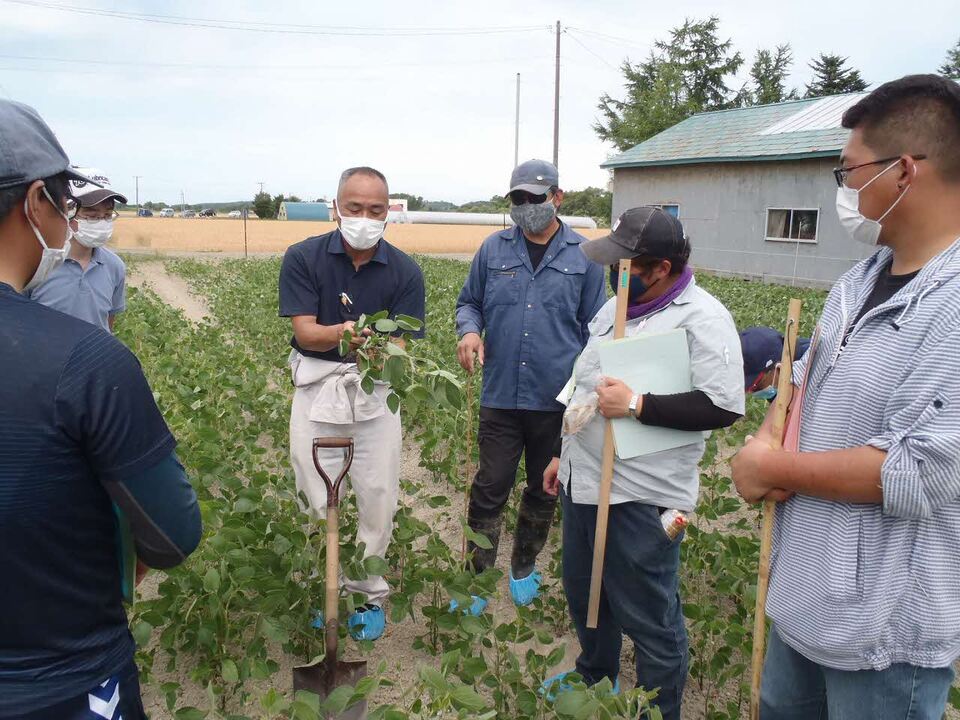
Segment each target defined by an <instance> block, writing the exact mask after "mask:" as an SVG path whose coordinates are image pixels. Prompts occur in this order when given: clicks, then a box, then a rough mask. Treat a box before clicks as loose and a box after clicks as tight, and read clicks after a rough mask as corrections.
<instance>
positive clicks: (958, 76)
mask: <svg viewBox="0 0 960 720" xmlns="http://www.w3.org/2000/svg"><path fill="white" fill-rule="evenodd" d="M940 74H941V75H943V76H945V77H948V78H951V79H953V80H960V40H957V44H956V45H954V46H953V49H952V50H947V59H946V60H944V62H943V65H941V66H940Z"/></svg>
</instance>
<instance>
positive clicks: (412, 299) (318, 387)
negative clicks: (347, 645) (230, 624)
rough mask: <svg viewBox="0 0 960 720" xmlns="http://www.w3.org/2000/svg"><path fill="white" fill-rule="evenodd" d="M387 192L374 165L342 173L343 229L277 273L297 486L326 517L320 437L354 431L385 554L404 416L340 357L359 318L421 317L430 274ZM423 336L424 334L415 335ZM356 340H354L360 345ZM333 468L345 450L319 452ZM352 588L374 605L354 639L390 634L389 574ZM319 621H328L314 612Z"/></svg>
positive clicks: (371, 534) (293, 250) (301, 251)
mask: <svg viewBox="0 0 960 720" xmlns="http://www.w3.org/2000/svg"><path fill="white" fill-rule="evenodd" d="M388 207H389V193H388V189H387V180H386V178H385V177H384V176H383V174H382V173H380V172H378V171H377V170H374V169H373V168H369V167H356V168H350V169H349V170H347V171H345V172H344V173H343V175H341V177H340V186H339V188H338V189H337V200H336V204H335V207H334V210H335V216H336V219H337V223H338V225H339V227H338V229H336V230H334V231H333V232H329V233H327V234H326V235H320V236H317V237H312V238H308V239H306V240H304V241H303V242H301V243H297V244H296V245H292V246H291V247H289V248H288V249H287V252H286V254H285V255H284V258H283V267H282V268H281V270H280V316H281V317H289V318H290V319H291V322H292V324H293V338H292V339H291V341H290V344H291V345H292V346H293V350H292V351H291V353H290V366H291V371H292V375H293V384H294V386H295V387H296V390H295V392H294V396H293V407H292V409H291V412H290V457H291V460H292V464H293V469H294V473H295V475H296V479H297V489H298V490H300V491H302V492H303V494H304V495H305V496H306V497H307V499H308V500H309V502H310V508H309V510H310V511H311V512H312V513H314V514H318V515H319V514H322V513H323V512H324V509H325V508H326V503H327V495H326V489H325V487H324V485H323V482H322V481H321V479H320V477H319V476H318V475H317V471H316V469H315V468H314V466H313V455H312V450H313V448H312V444H313V438H315V437H320V436H338V437H352V438H353V439H354V443H355V454H354V459H353V466H352V469H351V472H350V482H351V484H352V486H353V490H354V492H355V493H356V498H357V509H358V514H359V519H360V527H359V529H358V530H357V542H362V543H365V544H366V556H367V557H370V556H377V557H384V556H385V555H386V552H387V546H388V545H389V543H390V535H391V533H392V531H393V515H394V513H395V512H396V509H397V501H398V497H399V473H400V438H401V429H400V416H399V413H398V414H394V413H392V412H390V410H389V409H388V408H387V406H386V402H385V399H386V396H387V394H388V392H389V388H388V386H386V385H377V387H376V388H375V390H374V394H373V395H367V394H366V393H364V392H363V391H362V390H361V389H360V387H359V381H360V376H359V374H358V371H357V365H356V362H355V361H354V358H352V357H351V356H349V355H348V356H347V357H343V356H341V355H340V351H339V345H340V340H341V338H343V336H344V333H345V332H347V331H348V330H352V329H353V328H354V326H355V323H356V320H357V319H358V318H359V317H360V315H362V314H367V315H371V314H373V313H377V312H379V311H381V310H387V311H388V312H389V313H390V315H391V316H392V317H393V316H396V315H410V316H412V317H415V318H418V319H420V320H423V317H424V303H425V298H424V287H423V273H422V272H421V271H420V268H419V267H418V266H417V264H416V263H415V262H413V260H411V259H410V258H409V257H407V255H405V254H404V253H402V252H400V251H399V250H397V249H396V248H395V247H393V246H392V245H390V243H388V242H387V241H386V239H384V237H383V231H384V228H385V226H386V219H387V210H388ZM418 336H419V337H422V336H423V331H422V330H421V331H420V333H418ZM355 345H356V342H355ZM320 459H321V462H322V464H323V466H324V467H329V468H330V469H331V472H335V471H336V470H337V469H338V468H339V467H340V465H341V464H342V462H343V455H342V451H340V450H327V451H325V452H324V453H323V454H322V455H321V458H320ZM344 585H345V587H346V588H347V590H349V591H350V592H356V593H362V594H364V595H365V596H366V598H367V603H366V604H365V605H364V606H362V607H361V608H360V609H359V610H358V611H357V612H355V613H353V614H352V615H351V616H350V618H349V619H348V620H347V626H348V627H349V629H350V632H351V634H352V635H353V636H354V637H355V638H357V639H365V640H375V639H377V638H378V637H380V635H382V634H383V630H384V624H385V619H384V613H383V610H382V608H381V606H382V604H383V601H384V600H385V599H386V597H387V595H388V593H389V588H388V586H387V582H386V580H384V579H383V578H382V577H379V576H374V575H371V576H369V577H367V578H366V579H365V580H361V581H355V580H350V579H345V580H344ZM314 624H315V626H316V627H320V626H322V618H321V617H319V616H318V617H317V620H316V621H315V623H314Z"/></svg>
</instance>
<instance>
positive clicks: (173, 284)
mask: <svg viewBox="0 0 960 720" xmlns="http://www.w3.org/2000/svg"><path fill="white" fill-rule="evenodd" d="M127 284H128V285H129V286H131V287H135V288H141V287H149V288H150V289H151V290H153V291H154V292H155V293H156V294H157V295H159V296H160V299H161V300H163V301H164V302H165V303H167V305H170V306H172V307H175V308H177V309H178V310H182V311H183V314H184V315H185V316H186V318H187V319H188V320H190V321H191V322H195V323H199V322H203V321H204V320H206V319H207V318H208V317H211V312H210V308H209V307H208V306H207V304H206V302H204V300H203V298H201V297H198V296H197V295H194V294H193V291H192V290H191V289H190V286H189V285H188V284H187V283H186V281H185V280H183V278H180V277H178V276H176V275H171V274H170V273H168V272H167V269H166V268H165V267H164V265H163V261H162V260H141V261H138V262H137V263H135V264H134V265H133V266H132V268H131V270H130V273H129V274H128V275H127Z"/></svg>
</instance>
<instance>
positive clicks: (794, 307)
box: [750, 298, 803, 720]
mask: <svg viewBox="0 0 960 720" xmlns="http://www.w3.org/2000/svg"><path fill="white" fill-rule="evenodd" d="M802 304H803V303H802V302H801V301H800V300H797V299H795V298H794V299H792V300H791V301H790V307H789V310H788V311H787V328H786V332H785V333H784V335H783V352H782V353H781V355H780V380H779V382H778V383H777V399H776V404H775V405H774V408H773V441H772V445H773V446H774V447H775V448H776V449H778V450H779V449H780V447H781V446H782V443H783V430H784V426H785V424H786V419H787V409H788V408H789V407H790V400H791V399H792V398H793V359H794V358H793V354H794V350H795V349H796V347H797V330H798V328H799V325H800V308H801V306H802ZM775 512H776V502H774V501H773V500H764V502H763V525H762V526H761V530H760V568H759V570H758V573H757V607H756V609H755V610H754V617H753V661H752V665H751V674H750V720H759V718H760V680H761V678H762V676H763V655H764V651H765V649H766V648H765V646H766V640H767V616H766V606H767V588H768V587H769V584H770V550H771V548H772V547H773V517H774V514H775Z"/></svg>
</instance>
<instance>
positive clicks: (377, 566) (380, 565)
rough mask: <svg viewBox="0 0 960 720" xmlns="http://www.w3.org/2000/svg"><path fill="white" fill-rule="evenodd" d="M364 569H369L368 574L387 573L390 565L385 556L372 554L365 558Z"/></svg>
mask: <svg viewBox="0 0 960 720" xmlns="http://www.w3.org/2000/svg"><path fill="white" fill-rule="evenodd" d="M363 569H364V570H366V571H367V574H368V575H385V574H386V573H388V572H389V571H390V566H389V565H388V564H387V561H386V560H384V559H383V558H381V557H377V556H376V555H371V556H370V557H368V558H366V559H364V561H363Z"/></svg>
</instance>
